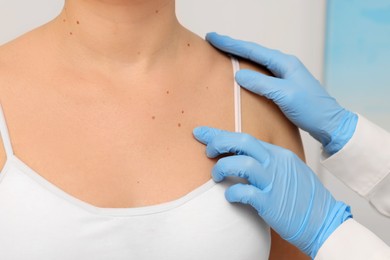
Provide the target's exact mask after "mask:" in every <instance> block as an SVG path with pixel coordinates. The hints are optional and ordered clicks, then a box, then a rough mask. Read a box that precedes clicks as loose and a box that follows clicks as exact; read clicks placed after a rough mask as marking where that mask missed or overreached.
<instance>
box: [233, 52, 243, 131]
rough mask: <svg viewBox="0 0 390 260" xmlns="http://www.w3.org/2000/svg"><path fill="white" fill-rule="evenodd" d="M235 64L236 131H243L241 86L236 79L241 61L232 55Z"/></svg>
mask: <svg viewBox="0 0 390 260" xmlns="http://www.w3.org/2000/svg"><path fill="white" fill-rule="evenodd" d="M231 61H232V64H233V75H234V120H235V131H236V132H238V133H241V86H240V85H239V84H238V83H237V81H236V79H235V75H236V72H237V71H238V70H239V69H240V63H239V62H238V60H237V59H236V58H235V57H233V56H231Z"/></svg>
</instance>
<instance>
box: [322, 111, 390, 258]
mask: <svg viewBox="0 0 390 260" xmlns="http://www.w3.org/2000/svg"><path fill="white" fill-rule="evenodd" d="M358 116H359V120H358V123H357V127H356V130H355V133H354V135H353V137H352V138H351V140H350V141H349V142H348V143H347V144H346V145H345V146H344V148H343V149H342V150H340V151H339V152H337V153H336V154H334V155H332V156H330V157H327V156H326V155H324V160H323V161H322V164H323V165H324V166H325V167H326V168H327V169H328V170H329V171H330V172H332V173H333V174H334V175H335V176H337V177H338V178H339V179H340V180H341V181H343V182H344V183H345V184H346V185H347V186H349V187H350V188H351V189H352V190H354V191H356V192H357V193H358V194H360V195H361V196H363V197H365V198H366V199H368V200H369V201H370V203H371V205H373V206H374V207H375V208H376V210H378V211H379V212H380V213H381V214H383V215H385V216H388V217H390V133H388V132H386V131H385V130H383V129H382V128H380V127H378V126H377V125H375V124H373V123H371V122H370V121H368V120H367V119H366V118H364V117H363V116H361V115H358ZM315 259H316V260H330V259H332V260H334V259H336V260H337V259H370V260H372V259H390V247H389V246H387V245H386V244H385V243H384V242H383V241H382V240H381V239H379V238H378V237H377V236H376V235H374V233H372V232H371V231H369V230H368V229H367V228H365V227H364V226H362V225H360V224H359V223H358V222H356V221H355V220H353V219H349V220H347V221H346V222H344V223H343V224H342V225H341V226H340V227H338V228H337V229H336V230H335V231H334V232H333V233H332V234H331V235H330V236H329V238H328V239H327V240H326V241H325V242H324V244H323V245H322V247H321V248H320V250H319V251H318V253H317V256H316V257H315Z"/></svg>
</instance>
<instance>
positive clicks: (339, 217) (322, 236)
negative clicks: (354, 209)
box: [309, 201, 352, 259]
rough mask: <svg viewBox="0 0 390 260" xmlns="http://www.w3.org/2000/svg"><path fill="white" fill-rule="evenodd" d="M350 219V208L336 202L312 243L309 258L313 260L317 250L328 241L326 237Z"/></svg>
mask: <svg viewBox="0 0 390 260" xmlns="http://www.w3.org/2000/svg"><path fill="white" fill-rule="evenodd" d="M350 218H352V213H351V208H350V206H348V205H346V204H345V203H343V202H340V201H338V202H336V205H335V206H334V207H333V210H332V211H331V212H330V213H329V215H328V216H327V218H326V221H325V223H324V225H323V228H322V229H321V230H320V232H319V234H318V237H317V239H315V243H313V245H312V248H311V252H310V253H309V255H310V257H311V258H313V259H314V257H315V256H316V255H317V252H318V250H319V249H320V248H321V246H322V245H323V244H324V242H325V241H326V240H327V239H328V237H329V236H330V235H331V234H332V233H333V232H334V231H335V230H336V229H337V228H338V227H339V226H340V225H341V224H342V223H343V222H345V221H346V220H347V219H350Z"/></svg>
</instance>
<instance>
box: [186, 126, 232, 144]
mask: <svg viewBox="0 0 390 260" xmlns="http://www.w3.org/2000/svg"><path fill="white" fill-rule="evenodd" d="M192 133H193V135H194V137H195V138H196V139H197V140H198V141H199V142H201V143H203V144H206V145H207V144H208V143H209V142H211V140H212V139H213V138H214V137H215V136H217V135H220V134H228V133H232V132H229V131H226V130H221V129H218V128H213V127H208V126H199V127H196V128H194V130H193V131H192Z"/></svg>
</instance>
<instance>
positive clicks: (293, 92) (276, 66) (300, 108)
mask: <svg viewBox="0 0 390 260" xmlns="http://www.w3.org/2000/svg"><path fill="white" fill-rule="evenodd" d="M206 39H207V41H209V42H210V43H211V44H212V45H214V46H215V47H216V48H219V49H221V50H222V51H225V52H228V53H231V54H234V55H237V56H240V57H243V58H245V59H248V60H251V61H253V62H256V63H258V64H261V65H263V66H265V67H266V68H267V69H269V70H270V71H271V72H272V73H273V74H274V75H275V76H276V77H278V78H275V77H270V76H266V75H263V74H260V73H258V72H254V71H251V70H240V71H238V72H237V74H236V80H237V82H238V83H239V84H240V85H241V86H243V87H244V88H246V89H248V90H250V91H252V92H254V93H257V94H259V95H262V96H265V97H267V98H268V99H271V100H273V101H274V102H275V103H276V104H277V105H278V106H279V107H280V109H281V110H282V112H283V113H284V114H285V116H286V117H287V118H288V119H290V121H292V122H293V123H294V124H295V125H297V126H298V127H299V128H301V129H303V130H305V131H307V132H309V134H310V135H311V136H313V137H314V138H315V139H317V140H318V141H319V142H321V143H322V145H323V147H324V149H325V151H326V152H327V153H328V154H329V155H332V154H334V153H336V152H338V151H339V150H340V149H341V148H343V147H344V145H345V144H346V143H347V142H348V141H349V140H350V138H351V137H352V135H353V133H354V131H355V128H356V124H357V120H358V117H357V115H356V114H354V113H352V112H350V111H348V110H346V109H344V108H343V107H341V106H340V105H339V104H338V103H337V101H336V100H335V99H334V98H333V97H331V96H329V94H328V93H327V92H326V91H325V89H324V88H323V87H322V86H321V84H320V83H319V82H318V81H317V80H316V79H315V78H314V77H313V76H312V75H311V74H310V72H309V71H308V70H307V69H306V68H305V66H304V65H303V64H302V63H301V62H300V61H299V60H298V59H297V58H296V57H294V56H291V55H286V54H283V53H281V52H280V51H277V50H272V49H267V48H265V47H262V46H260V45H258V44H255V43H251V42H245V41H239V40H234V39H232V38H230V37H227V36H220V35H218V34H216V33H209V34H207V36H206Z"/></svg>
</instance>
